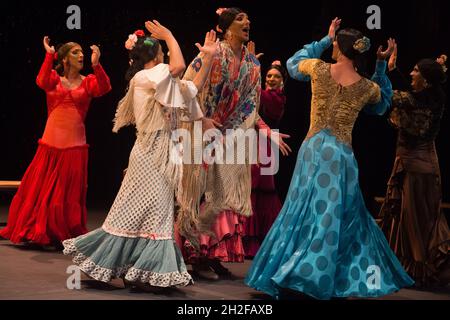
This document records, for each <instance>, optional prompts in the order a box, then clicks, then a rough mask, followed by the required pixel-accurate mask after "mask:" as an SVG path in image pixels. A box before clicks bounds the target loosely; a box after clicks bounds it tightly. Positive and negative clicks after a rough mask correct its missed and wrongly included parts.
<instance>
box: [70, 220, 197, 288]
mask: <svg viewBox="0 0 450 320" xmlns="http://www.w3.org/2000/svg"><path fill="white" fill-rule="evenodd" d="M63 245H64V254H65V255H72V256H73V260H72V261H73V263H75V264H76V265H77V266H78V267H79V268H80V269H81V270H82V271H83V272H84V273H86V274H87V275H88V276H89V277H91V278H93V279H96V280H98V281H102V282H109V281H111V280H112V279H114V278H125V279H126V280H128V281H131V282H142V283H148V284H149V285H151V286H157V287H171V286H187V285H188V284H190V283H191V282H193V281H192V278H191V276H190V274H189V273H188V272H187V270H186V267H185V265H184V263H183V259H182V257H181V252H180V251H179V249H178V248H177V246H176V245H175V243H174V241H173V240H151V239H142V238H126V237H117V236H114V235H110V234H108V233H106V232H105V231H103V230H102V229H101V228H100V229H96V230H94V231H92V232H90V233H88V234H86V235H84V236H81V237H78V238H75V239H69V240H66V241H64V242H63Z"/></svg>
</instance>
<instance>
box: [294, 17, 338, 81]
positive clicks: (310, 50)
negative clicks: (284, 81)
mask: <svg viewBox="0 0 450 320" xmlns="http://www.w3.org/2000/svg"><path fill="white" fill-rule="evenodd" d="M340 24H341V19H339V18H335V19H334V20H333V21H331V24H330V28H329V30H328V35H327V36H325V37H323V38H322V40H320V41H319V42H317V41H313V42H312V43H310V44H307V45H305V46H304V47H303V49H301V50H299V51H297V52H296V53H295V54H294V55H293V56H292V57H291V58H289V59H288V61H287V62H286V67H287V71H288V73H289V75H290V76H291V77H292V78H294V79H296V80H299V81H309V80H310V77H309V76H308V75H305V74H304V73H302V72H301V71H300V62H301V61H303V60H306V59H318V58H320V57H321V56H322V54H323V52H324V51H325V50H326V49H328V48H329V47H330V46H331V44H332V42H333V40H334V38H335V36H336V31H337V30H338V29H339V27H340Z"/></svg>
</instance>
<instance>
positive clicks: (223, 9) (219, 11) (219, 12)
mask: <svg viewBox="0 0 450 320" xmlns="http://www.w3.org/2000/svg"><path fill="white" fill-rule="evenodd" d="M226 10H228V8H219V9H217V10H216V13H217V14H218V15H219V16H220V15H222V13H223V12H224V11H226Z"/></svg>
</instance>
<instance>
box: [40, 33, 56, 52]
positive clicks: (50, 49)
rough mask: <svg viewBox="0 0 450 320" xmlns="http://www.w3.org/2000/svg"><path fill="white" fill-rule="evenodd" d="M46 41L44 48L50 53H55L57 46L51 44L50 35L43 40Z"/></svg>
mask: <svg viewBox="0 0 450 320" xmlns="http://www.w3.org/2000/svg"><path fill="white" fill-rule="evenodd" d="M42 42H43V43H44V49H45V51H47V52H48V53H51V54H54V53H55V47H54V46H50V38H49V37H48V36H45V37H44V40H43V41H42Z"/></svg>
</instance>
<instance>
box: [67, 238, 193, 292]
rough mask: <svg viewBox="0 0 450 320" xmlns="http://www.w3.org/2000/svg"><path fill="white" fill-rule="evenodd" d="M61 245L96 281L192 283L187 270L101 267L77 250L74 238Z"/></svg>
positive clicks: (174, 284) (160, 284) (127, 266)
mask: <svg viewBox="0 0 450 320" xmlns="http://www.w3.org/2000/svg"><path fill="white" fill-rule="evenodd" d="M63 245H64V251H63V253H64V254H65V255H72V256H73V259H72V261H73V262H74V263H75V264H76V265H77V266H78V267H79V268H80V270H81V271H83V272H84V273H85V274H87V275H88V276H89V277H91V278H93V279H95V280H98V281H102V282H109V281H111V279H114V278H122V277H125V279H126V280H128V281H132V282H136V281H139V282H142V283H148V284H149V285H151V286H156V287H171V286H187V285H189V284H190V283H194V281H193V280H192V277H191V275H190V274H189V273H188V272H187V271H183V272H178V271H176V272H168V273H157V272H152V271H146V270H141V269H137V268H134V267H133V266H132V265H126V266H122V267H118V268H114V269H108V268H103V267H101V266H99V265H97V264H95V262H94V261H92V260H91V259H90V258H88V257H86V256H85V255H84V254H82V253H81V252H79V251H78V250H77V248H76V246H75V244H74V239H69V240H65V241H63Z"/></svg>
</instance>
